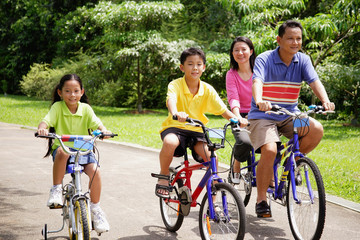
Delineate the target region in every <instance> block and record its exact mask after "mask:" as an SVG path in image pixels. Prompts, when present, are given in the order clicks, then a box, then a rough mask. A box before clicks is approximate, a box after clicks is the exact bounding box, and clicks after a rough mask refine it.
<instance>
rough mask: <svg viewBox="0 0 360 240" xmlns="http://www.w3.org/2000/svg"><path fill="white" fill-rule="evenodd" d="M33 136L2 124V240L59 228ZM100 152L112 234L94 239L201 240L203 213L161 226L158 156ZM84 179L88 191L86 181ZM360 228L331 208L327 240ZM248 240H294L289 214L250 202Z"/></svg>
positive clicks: (63, 235)
mask: <svg viewBox="0 0 360 240" xmlns="http://www.w3.org/2000/svg"><path fill="white" fill-rule="evenodd" d="M33 132H34V130H29V129H22V128H20V127H19V126H16V125H10V124H4V123H0V149H1V153H2V154H1V155H2V156H1V160H0V163H1V166H0V169H1V173H0V240H8V239H11V240H12V239H19V240H20V239H21V240H22V239H42V235H41V233H40V232H41V229H42V227H43V225H44V224H45V223H47V224H48V226H49V228H50V229H56V228H59V227H60V226H61V216H60V212H61V211H60V210H49V209H48V208H47V207H46V201H47V198H48V191H49V189H50V186H51V179H52V175H51V169H52V161H51V160H50V158H46V159H43V158H42V156H43V154H44V152H45V149H46V141H45V140H43V139H36V138H34V135H33ZM98 148H99V150H100V154H101V156H100V164H101V173H102V179H103V191H102V200H101V205H102V208H103V209H104V211H105V212H106V214H107V216H108V220H109V222H110V225H111V230H110V232H108V233H105V234H102V235H101V236H100V237H99V236H97V235H96V233H95V232H94V231H93V232H92V239H116V240H140V239H141V240H143V239H150V240H152V239H200V235H199V229H198V213H199V207H197V208H194V209H192V212H191V213H190V215H189V216H188V217H186V218H185V220H184V223H183V225H182V227H181V228H180V230H179V231H178V232H177V233H170V232H168V231H167V230H166V229H165V227H164V224H163V223H162V220H161V216H160V212H159V203H158V198H157V197H155V195H154V186H155V179H153V178H151V176H150V173H151V172H158V167H159V163H158V152H157V151H151V150H146V149H141V148H135V147H129V146H124V145H119V144H112V143H100V144H99V147H98ZM194 177H198V175H196V174H194ZM83 179H84V182H83V184H84V185H86V184H87V183H86V181H85V180H86V179H87V177H86V176H85V175H84V178H83ZM65 181H68V178H66V180H65ZM359 226H360V213H358V212H356V211H352V210H349V209H346V208H342V207H339V206H337V205H334V204H331V203H328V204H327V217H326V226H325V230H324V233H323V239H326V240H332V239H349V240H350V239H354V240H355V239H360V230H359ZM67 236H68V233H67V230H66V229H64V230H63V231H61V232H59V233H56V234H51V235H49V239H57V240H59V239H68V237H67ZM245 239H255V240H265V239H277V240H280V239H292V235H291V232H290V228H289V225H288V223H287V216H286V209H285V208H284V207H280V206H277V205H276V204H273V218H271V219H266V220H263V219H258V218H256V217H255V214H254V198H253V199H251V200H250V204H249V206H248V207H247V233H246V236H245Z"/></svg>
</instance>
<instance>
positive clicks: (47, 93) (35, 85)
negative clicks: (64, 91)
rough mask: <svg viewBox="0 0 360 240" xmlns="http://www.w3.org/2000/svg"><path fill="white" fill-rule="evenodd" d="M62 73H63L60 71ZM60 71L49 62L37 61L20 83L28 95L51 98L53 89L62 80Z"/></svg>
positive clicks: (45, 98)
mask: <svg viewBox="0 0 360 240" xmlns="http://www.w3.org/2000/svg"><path fill="white" fill-rule="evenodd" d="M60 75H61V73H60ZM60 78H61V76H60V77H59V71H57V70H53V69H51V68H50V65H49V64H38V63H35V64H33V65H32V66H31V67H30V71H29V72H28V74H26V75H25V76H24V77H23V81H22V82H21V83H20V86H21V90H22V92H23V93H25V94H26V95H27V96H35V97H37V98H39V99H42V100H50V99H51V96H52V93H53V91H52V90H53V89H54V88H55V86H56V84H57V83H58V81H60Z"/></svg>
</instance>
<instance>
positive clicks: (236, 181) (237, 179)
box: [231, 173, 240, 184]
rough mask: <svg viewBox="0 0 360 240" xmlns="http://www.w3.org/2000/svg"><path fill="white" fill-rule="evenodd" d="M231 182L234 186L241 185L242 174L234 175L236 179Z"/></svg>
mask: <svg viewBox="0 0 360 240" xmlns="http://www.w3.org/2000/svg"><path fill="white" fill-rule="evenodd" d="M231 181H232V183H234V184H239V183H240V173H234V177H233V179H232V180H231Z"/></svg>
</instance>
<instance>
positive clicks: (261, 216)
mask: <svg viewBox="0 0 360 240" xmlns="http://www.w3.org/2000/svg"><path fill="white" fill-rule="evenodd" d="M257 217H258V218H271V217H272V215H271V213H266V214H258V215H257Z"/></svg>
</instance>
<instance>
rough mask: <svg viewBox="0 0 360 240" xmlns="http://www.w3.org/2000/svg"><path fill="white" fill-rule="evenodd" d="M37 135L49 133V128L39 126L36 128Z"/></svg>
mask: <svg viewBox="0 0 360 240" xmlns="http://www.w3.org/2000/svg"><path fill="white" fill-rule="evenodd" d="M37 133H38V135H40V136H47V135H49V129H47V128H40V129H38V130H37Z"/></svg>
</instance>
